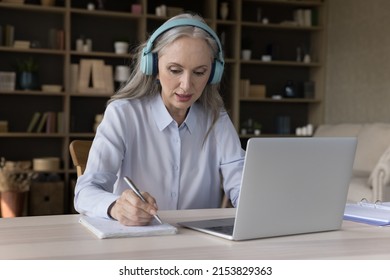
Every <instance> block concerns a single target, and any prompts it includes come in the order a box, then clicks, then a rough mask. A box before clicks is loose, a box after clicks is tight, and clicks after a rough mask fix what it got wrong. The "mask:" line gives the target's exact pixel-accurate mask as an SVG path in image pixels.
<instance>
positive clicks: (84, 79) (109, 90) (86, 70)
mask: <svg viewBox="0 0 390 280" xmlns="http://www.w3.org/2000/svg"><path fill="white" fill-rule="evenodd" d="M70 78H71V91H72V92H78V93H105V94H113V93H114V76H113V69H112V65H105V63H104V61H103V60H101V59H81V60H80V64H72V65H71V75H70Z"/></svg>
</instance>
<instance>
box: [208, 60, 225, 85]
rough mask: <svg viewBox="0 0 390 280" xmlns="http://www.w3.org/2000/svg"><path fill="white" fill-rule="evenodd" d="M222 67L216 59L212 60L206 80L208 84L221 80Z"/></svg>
mask: <svg viewBox="0 0 390 280" xmlns="http://www.w3.org/2000/svg"><path fill="white" fill-rule="evenodd" d="M223 68H224V67H223V63H221V62H220V61H219V60H217V59H216V60H214V63H213V67H212V69H211V74H210V78H209V81H208V83H209V84H218V83H219V82H220V81H221V80H222V74H223Z"/></svg>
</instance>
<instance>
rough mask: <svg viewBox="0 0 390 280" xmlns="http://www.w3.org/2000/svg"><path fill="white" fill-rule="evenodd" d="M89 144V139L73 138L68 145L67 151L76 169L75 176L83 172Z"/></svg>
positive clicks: (90, 142)
mask: <svg viewBox="0 0 390 280" xmlns="http://www.w3.org/2000/svg"><path fill="white" fill-rule="evenodd" d="M91 145H92V141H91V140H73V141H72V142H71V143H70V145H69V152H70V155H71V157H72V161H73V165H74V166H75V167H76V170H77V177H78V176H80V175H82V174H83V173H84V170H85V166H86V165H87V160H88V154H89V149H90V148H91Z"/></svg>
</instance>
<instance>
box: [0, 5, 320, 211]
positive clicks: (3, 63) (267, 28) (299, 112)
mask: <svg viewBox="0 0 390 280" xmlns="http://www.w3.org/2000/svg"><path fill="white" fill-rule="evenodd" d="M34 2H37V3H34ZM89 2H94V3H95V9H94V10H89V9H87V7H88V3H89ZM223 2H225V3H228V4H227V7H228V13H227V16H226V17H222V14H221V10H220V7H221V6H222V5H224V6H226V5H225V4H222V3H223ZM98 3H102V4H103V5H104V6H102V7H100V6H99V4H98ZM164 4H165V5H166V6H167V15H166V16H164V15H162V16H161V15H157V14H156V8H157V7H160V6H161V5H164ZM133 5H140V7H141V11H140V13H136V12H135V10H133V11H134V12H132V6H133ZM178 8H179V9H180V8H181V9H182V10H183V11H193V12H196V13H199V14H200V15H202V16H203V17H204V18H205V19H206V21H207V23H208V24H209V25H210V26H211V27H212V28H214V29H215V30H216V32H217V34H218V35H219V36H220V38H221V41H222V45H223V48H224V53H225V62H226V64H225V65H226V66H225V74H224V76H223V80H222V83H221V93H222V96H223V98H224V101H225V104H226V107H227V109H228V112H229V114H230V115H231V118H232V120H233V123H234V125H235V126H236V128H237V130H238V131H241V128H242V125H243V123H245V122H246V121H247V120H248V119H252V120H254V121H256V122H258V123H260V124H261V125H262V132H263V135H274V134H277V133H278V127H277V119H278V117H280V116H287V117H288V118H289V120H290V130H291V132H293V129H294V127H296V126H301V125H304V124H306V123H309V122H310V123H313V124H319V123H321V121H322V111H323V105H322V99H323V97H324V96H323V95H324V93H323V76H324V74H323V73H324V65H323V62H324V59H323V54H324V40H325V30H324V25H325V22H324V18H325V4H324V3H323V2H320V1H314V0H312V1H282V0H277V1H276V0H275V1H271V0H237V1H233V0H226V1H220V0H211V1H209V0H202V1H179V0H176V1H162V0H160V1H150V0H139V1H123V0H110V1H86V0H81V1H80V0H57V1H56V5H55V6H42V5H40V1H27V0H26V1H25V4H12V3H5V2H0V26H1V27H2V29H3V31H2V33H3V35H4V33H5V32H4V31H5V29H6V26H13V28H14V33H13V40H14V41H27V42H29V43H30V47H29V48H16V47H15V46H14V45H7V44H6V40H5V39H6V38H5V36H2V40H1V43H0V72H17V65H18V62H19V61H22V60H26V59H29V58H30V57H31V58H33V59H34V60H35V61H36V62H37V64H38V79H39V87H37V88H33V89H22V88H20V86H19V81H16V87H15V89H14V90H7V89H0V121H1V120H5V121H7V122H8V131H7V132H0V156H2V157H5V158H6V159H7V160H32V159H33V158H38V157H39V158H41V157H59V158H60V159H61V168H60V170H58V171H56V173H57V174H59V175H60V177H61V180H63V181H64V182H65V188H64V192H65V193H64V200H65V203H64V205H65V206H64V213H68V212H70V211H71V210H72V206H71V205H72V196H73V193H72V182H74V180H75V179H76V172H75V169H74V167H73V166H72V162H71V159H70V156H69V151H68V146H69V143H70V141H72V140H73V139H80V138H86V139H92V138H93V136H94V122H95V117H96V115H98V114H102V113H103V112H104V108H105V104H106V102H107V100H108V98H109V96H110V95H112V94H113V93H114V90H115V88H117V87H118V86H119V84H118V83H117V82H114V90H113V91H106V92H105V91H101V90H100V91H96V92H94V91H88V92H83V93H81V92H79V91H78V90H77V89H76V90H75V87H74V83H73V82H72V80H73V77H74V68H73V67H74V65H79V66H80V63H81V61H82V60H85V59H89V60H100V61H103V62H104V64H105V65H108V66H111V67H112V71H113V72H115V68H116V66H121V65H122V66H128V65H129V64H130V61H131V56H130V55H129V54H117V53H115V52H114V42H115V41H117V40H121V41H123V40H126V41H128V42H129V44H130V49H131V48H132V47H133V46H135V45H136V44H137V43H138V42H139V41H142V40H144V39H145V38H146V37H147V35H148V34H150V33H152V32H153V31H154V30H155V29H156V28H157V27H158V26H159V25H160V24H161V23H163V22H164V21H165V20H166V19H168V18H169V16H171V15H172V14H174V13H176V12H177V10H178ZM133 9H134V7H133ZM297 10H310V11H311V13H312V14H311V18H312V26H298V25H294V23H292V21H293V19H294V18H293V16H294V14H296V13H297V12H296V11H297ZM53 34H54V35H53ZM241 38H243V39H245V40H246V39H248V41H249V42H251V43H252V44H251V45H250V48H251V50H252V56H251V58H250V59H249V60H243V59H242V57H241V49H243V48H244V47H245V46H244V45H242V44H246V41H245V40H241ZM80 39H81V41H82V42H83V43H86V42H87V40H88V42H90V43H91V44H90V47H89V48H88V44H87V48H86V49H80V48H79V47H77V42H78V40H80ZM7 40H8V39H7ZM79 42H80V41H79ZM297 48H300V49H301V51H302V55H303V53H304V51H305V50H307V52H308V53H309V54H310V55H311V61H310V62H303V61H297ZM266 54H269V55H271V56H272V59H271V61H263V57H262V56H263V55H266ZM78 71H80V69H78ZM79 74H80V73H79ZM241 80H249V81H250V83H251V84H252V85H260V84H261V85H264V86H265V89H266V95H265V96H264V97H261V98H260V97H252V96H245V94H244V93H243V92H242V87H241V85H242V83H241ZM289 80H291V81H293V82H294V85H296V86H297V89H296V91H297V97H296V98H289V99H286V98H282V99H275V98H272V97H273V96H275V95H280V94H282V90H283V86H284V84H285V83H286V82H287V81H289ZM308 81H312V82H314V85H315V94H314V97H310V98H307V97H304V95H303V90H302V89H301V86H302V85H303V84H304V82H308ZM53 84H56V85H60V86H61V91H58V92H57V91H52V90H50V89H49V90H42V87H41V86H42V85H53ZM0 88H2V87H0ZM35 112H41V113H43V112H55V113H56V116H57V126H58V127H57V129H55V130H42V131H41V132H36V130H33V131H31V132H27V130H28V126H29V124H30V122H31V119H32V116H33V115H34V113H35ZM249 136H251V134H246V135H241V137H242V138H243V139H246V138H248V137H249Z"/></svg>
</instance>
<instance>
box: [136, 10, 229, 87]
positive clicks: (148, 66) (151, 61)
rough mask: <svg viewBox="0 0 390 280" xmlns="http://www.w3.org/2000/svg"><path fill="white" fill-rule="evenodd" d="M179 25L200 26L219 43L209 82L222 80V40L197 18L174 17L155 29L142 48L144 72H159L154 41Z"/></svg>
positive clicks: (142, 68) (148, 73) (152, 73)
mask: <svg viewBox="0 0 390 280" xmlns="http://www.w3.org/2000/svg"><path fill="white" fill-rule="evenodd" d="M178 26H194V27H198V28H200V29H202V30H204V31H205V32H207V33H208V34H209V35H210V36H211V37H212V38H213V39H214V41H215V42H216V43H217V46H218V55H217V58H216V59H215V60H214V62H213V69H212V73H211V75H210V79H209V83H211V84H215V83H218V82H220V80H221V78H222V73H223V68H224V64H225V62H224V58H223V54H222V46H221V42H220V41H219V38H218V36H217V34H216V33H215V32H214V30H212V29H211V28H210V27H209V26H208V25H207V24H205V23H203V22H201V21H199V20H196V19H184V18H181V19H173V20H169V21H167V22H165V23H164V24H162V25H161V26H160V27H159V28H157V30H156V31H154V32H153V34H152V35H151V36H150V38H149V40H148V42H147V43H146V46H145V47H144V49H143V50H142V59H141V70H142V72H143V73H145V74H146V75H154V74H156V73H157V71H158V65H157V61H158V59H157V54H154V53H153V52H152V49H153V44H154V41H155V40H156V39H157V38H158V37H159V36H160V35H161V34H163V33H164V32H166V31H168V30H169V29H172V28H175V27H178Z"/></svg>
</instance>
